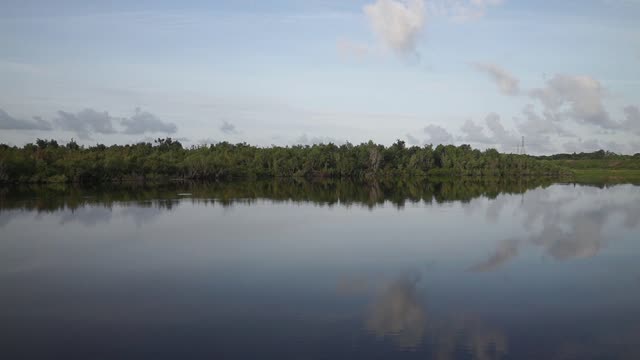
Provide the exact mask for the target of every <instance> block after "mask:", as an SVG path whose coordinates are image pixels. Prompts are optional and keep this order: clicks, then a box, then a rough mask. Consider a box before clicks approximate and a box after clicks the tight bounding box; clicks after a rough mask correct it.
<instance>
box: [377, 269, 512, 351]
mask: <svg viewBox="0 0 640 360" xmlns="http://www.w3.org/2000/svg"><path fill="white" fill-rule="evenodd" d="M419 283H420V276H417V275H405V276H401V277H399V278H397V279H396V280H394V281H391V282H390V283H388V284H387V285H385V286H384V287H383V288H382V290H381V291H380V292H379V293H378V294H377V295H376V297H375V299H374V300H373V303H372V305H371V307H370V308H369V311H368V312H367V317H366V319H365V329H366V330H367V331H369V332H370V333H372V334H374V335H375V336H377V337H378V338H383V339H384V338H387V339H391V341H392V342H393V343H394V344H395V345H396V346H398V347H399V348H400V349H403V350H414V349H417V348H419V347H421V346H422V345H423V344H428V345H429V346H428V350H427V351H429V352H430V353H431V355H432V356H431V357H430V358H433V359H438V360H449V359H451V360H453V359H457V358H459V355H460V354H461V353H465V354H468V355H470V358H473V359H478V360H492V359H500V358H502V357H503V356H504V355H505V354H506V353H507V349H508V345H507V337H506V336H505V335H504V333H503V332H502V331H500V330H497V329H495V328H493V327H490V326H487V325H486V324H484V323H483V322H482V321H481V320H480V319H478V318H477V317H474V316H468V315H460V312H454V313H453V314H454V315H447V314H445V315H444V316H443V315H442V314H431V315H430V316H427V306H426V299H425V297H424V295H423V294H424V292H423V291H421V289H420V287H419Z"/></svg>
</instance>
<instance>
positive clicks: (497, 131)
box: [460, 113, 519, 150]
mask: <svg viewBox="0 0 640 360" xmlns="http://www.w3.org/2000/svg"><path fill="white" fill-rule="evenodd" d="M484 122H485V125H486V126H487V130H488V131H489V134H490V135H486V134H485V133H484V128H483V127H482V126H481V125H476V124H475V123H474V122H473V120H467V121H466V122H465V123H464V125H462V127H461V128H460V131H462V133H463V136H462V137H461V138H460V140H462V141H465V142H470V143H476V144H485V145H492V146H495V147H499V148H501V149H503V150H511V149H513V148H514V147H515V146H516V145H517V144H518V140H519V139H518V136H517V135H516V134H514V133H512V132H510V131H508V130H507V129H505V127H504V126H503V125H502V122H501V121H500V116H499V115H498V114H496V113H490V114H488V115H487V116H486V117H485V119H484Z"/></svg>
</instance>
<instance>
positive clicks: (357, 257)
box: [0, 182, 640, 360]
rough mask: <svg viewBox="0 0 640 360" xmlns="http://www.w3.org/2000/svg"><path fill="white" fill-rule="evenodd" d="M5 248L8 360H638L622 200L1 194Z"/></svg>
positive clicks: (556, 194)
mask: <svg viewBox="0 0 640 360" xmlns="http://www.w3.org/2000/svg"><path fill="white" fill-rule="evenodd" d="M541 185H544V186H541ZM0 235H1V236H0V289H1V290H0V292H1V295H0V353H2V354H3V355H2V358H6V359H19V358H59V359H69V358H81V359H104V358H118V359H121V358H136V359H141V358H146V359H160V358H206V359H256V358H261V359H262V358H273V359H356V358H366V359H383V358H389V359H402V358H420V359H479V360H485V359H638V358H640V262H639V261H638V258H639V255H640V187H634V186H631V185H619V186H612V187H590V186H574V185H549V184H531V183H529V184H496V183H482V184H476V183H465V184H458V183H445V184H429V183H418V184H409V183H393V184H354V183H325V184H305V183H278V182H271V183H239V184H229V185H224V184H213V185H208V186H172V187H161V188H126V189H84V190H83V189H74V188H54V189H41V188H28V189H25V188H22V189H7V190H4V191H3V192H0Z"/></svg>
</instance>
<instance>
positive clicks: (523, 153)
mask: <svg viewBox="0 0 640 360" xmlns="http://www.w3.org/2000/svg"><path fill="white" fill-rule="evenodd" d="M521 149H522V155H526V154H527V152H526V151H525V150H524V136H523V137H522V147H521Z"/></svg>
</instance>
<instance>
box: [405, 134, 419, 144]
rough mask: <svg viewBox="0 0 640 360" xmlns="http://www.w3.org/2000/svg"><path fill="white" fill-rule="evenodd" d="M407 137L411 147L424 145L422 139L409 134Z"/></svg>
mask: <svg viewBox="0 0 640 360" xmlns="http://www.w3.org/2000/svg"><path fill="white" fill-rule="evenodd" d="M405 136H406V137H407V142H408V143H409V145H420V144H422V142H421V141H420V139H418V138H417V137H415V136H413V135H411V134H407V135H405Z"/></svg>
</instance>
